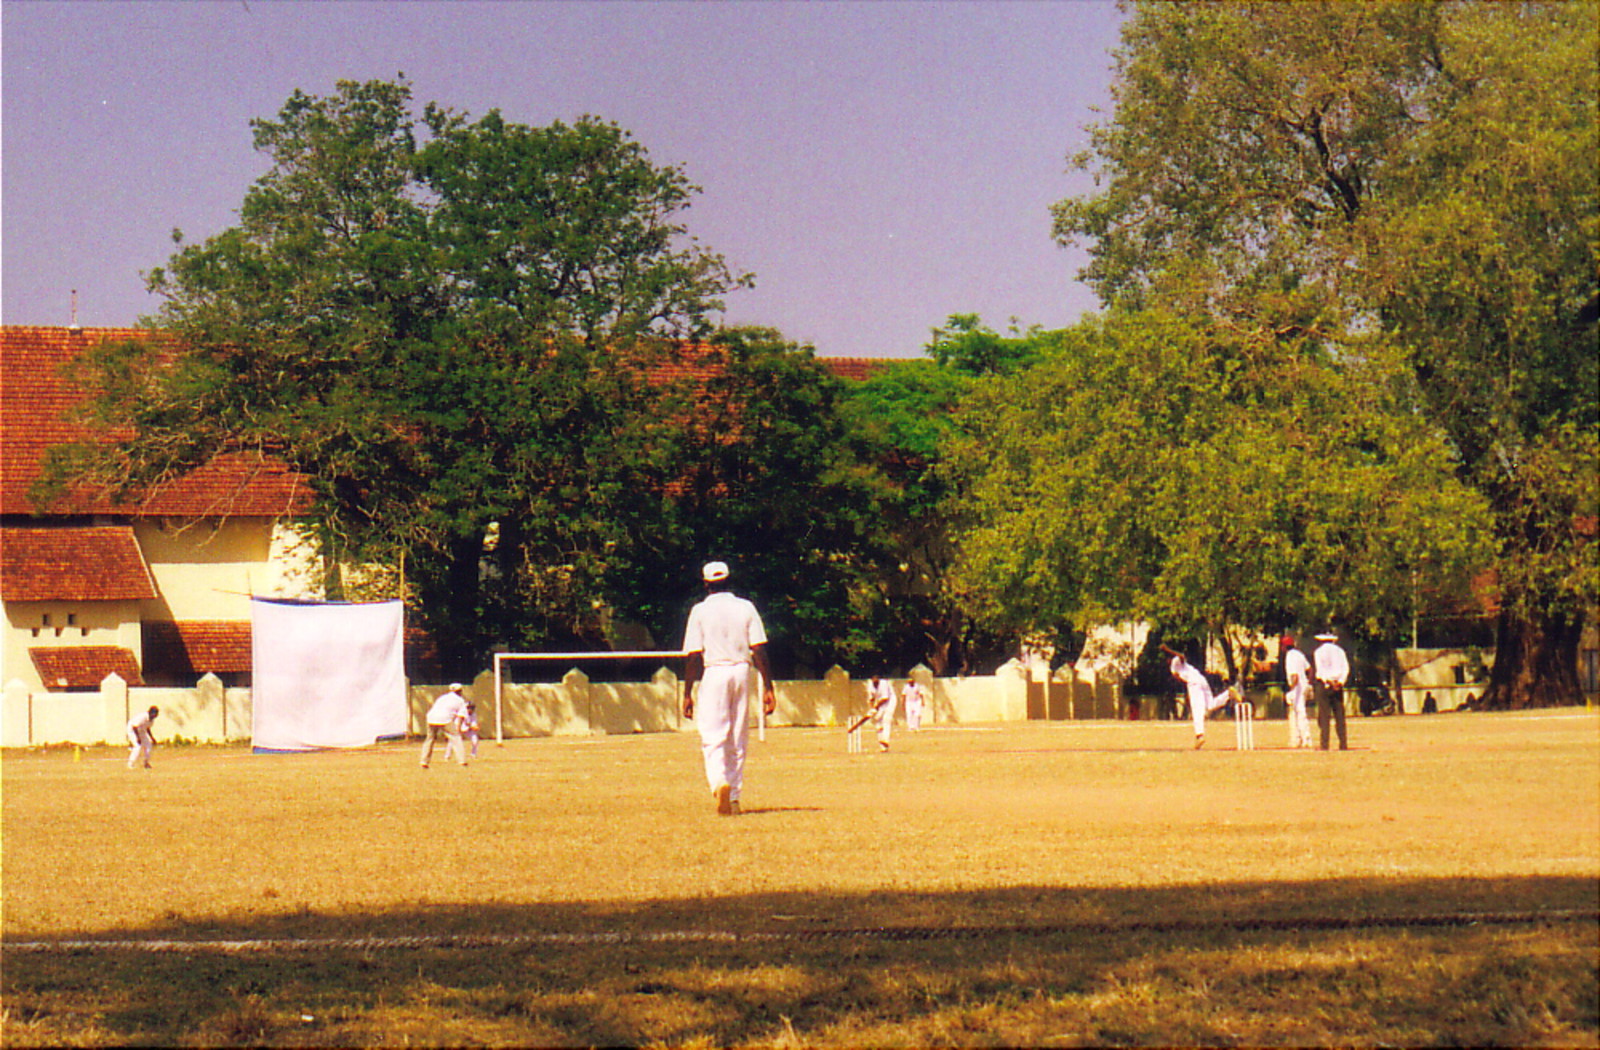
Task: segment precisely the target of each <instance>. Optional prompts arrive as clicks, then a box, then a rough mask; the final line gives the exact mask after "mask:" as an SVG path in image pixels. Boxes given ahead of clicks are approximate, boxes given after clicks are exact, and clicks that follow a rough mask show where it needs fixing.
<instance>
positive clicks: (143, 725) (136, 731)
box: [128, 711, 155, 742]
mask: <svg viewBox="0 0 1600 1050" xmlns="http://www.w3.org/2000/svg"><path fill="white" fill-rule="evenodd" d="M154 721H155V719H153V718H151V717H150V712H148V711H146V712H145V713H144V714H142V715H140V716H139V717H138V718H134V719H130V720H129V722H128V739H129V740H133V741H136V742H142V741H143V740H144V739H145V738H147V737H150V736H152V735H153V734H152V733H151V732H150V727H151V725H152V723H154Z"/></svg>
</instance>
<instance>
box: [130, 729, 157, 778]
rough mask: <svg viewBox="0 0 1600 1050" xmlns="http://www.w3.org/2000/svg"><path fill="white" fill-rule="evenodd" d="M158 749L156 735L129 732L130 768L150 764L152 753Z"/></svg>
mask: <svg viewBox="0 0 1600 1050" xmlns="http://www.w3.org/2000/svg"><path fill="white" fill-rule="evenodd" d="M155 749H156V742H155V738H154V737H148V736H143V735H138V734H134V733H129V734H128V768H129V769H134V768H137V767H138V766H141V765H142V766H146V767H148V766H149V765H150V753H151V752H152V751H154V750H155Z"/></svg>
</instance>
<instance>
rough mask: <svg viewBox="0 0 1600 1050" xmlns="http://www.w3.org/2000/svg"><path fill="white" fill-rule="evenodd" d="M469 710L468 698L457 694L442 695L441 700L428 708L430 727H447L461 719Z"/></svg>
mask: <svg viewBox="0 0 1600 1050" xmlns="http://www.w3.org/2000/svg"><path fill="white" fill-rule="evenodd" d="M466 709H467V700H466V697H464V696H462V695H461V694H460V693H457V692H449V693H441V694H440V696H439V699H437V700H435V701H434V702H433V706H432V707H430V708H428V724H429V725H430V726H447V725H449V724H450V723H451V722H454V721H455V720H456V719H458V718H460V717H461V716H462V714H463V713H465V711H466Z"/></svg>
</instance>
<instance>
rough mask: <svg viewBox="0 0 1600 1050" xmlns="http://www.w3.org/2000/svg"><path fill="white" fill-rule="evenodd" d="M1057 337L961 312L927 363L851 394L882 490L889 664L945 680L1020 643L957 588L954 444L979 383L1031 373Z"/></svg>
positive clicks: (884, 659)
mask: <svg viewBox="0 0 1600 1050" xmlns="http://www.w3.org/2000/svg"><path fill="white" fill-rule="evenodd" d="M1055 338H1056V337H1055V335H1054V334H1053V333H1049V332H1044V331H1041V330H1039V329H1029V330H1028V331H1026V332H1013V334H1011V335H1009V336H1002V335H1000V334H999V333H998V332H996V331H994V330H993V329H991V328H989V327H988V326H987V325H985V324H984V323H983V321H982V320H981V319H980V318H979V317H978V316H977V315H976V314H953V315H951V316H950V318H949V319H948V320H947V321H946V322H945V324H944V325H943V326H942V327H939V328H936V329H934V330H933V332H932V338H931V339H930V340H929V342H928V343H927V345H926V346H924V347H923V353H924V357H923V358H921V359H916V360H908V361H898V362H895V363H893V364H890V365H889V366H888V367H886V368H884V369H883V370H881V371H879V372H878V373H877V374H875V375H873V376H872V377H870V378H868V379H866V380H864V381H862V382H860V383H858V384H854V385H853V386H852V387H851V388H850V390H849V391H848V399H847V401H846V403H845V409H846V413H847V416H848V418H849V420H850V423H851V430H852V432H853V435H854V438H853V440H854V441H855V442H856V443H857V445H858V446H859V447H860V449H861V455H862V456H863V457H864V458H865V460H866V461H867V462H869V463H871V464H872V465H873V467H874V471H873V478H874V480H875V484H876V489H877V500H876V502H875V504H874V506H875V515H876V522H875V528H873V529H872V530H871V533H872V537H873V540H872V543H871V545H870V547H871V550H872V551H873V555H872V556H873V558H874V560H875V562H876V564H877V569H876V571H875V573H874V579H875V585H876V590H877V596H876V600H875V601H874V602H873V608H875V609H876V610H877V614H876V616H875V620H876V622H877V624H878V626H877V627H876V628H875V629H874V631H873V633H874V634H875V635H876V636H877V637H878V638H879V639H880V642H879V645H878V648H877V653H876V656H877V661H878V663H879V664H880V665H881V666H884V667H886V668H890V667H894V668H905V667H909V666H911V665H913V664H915V663H926V664H927V665H928V666H929V667H931V668H932V669H933V670H934V672H935V673H936V674H943V673H945V672H946V671H950V670H956V669H972V668H975V667H979V666H987V665H990V664H994V663H998V662H1000V661H1001V660H1003V659H1005V656H1006V653H1007V650H1008V649H1009V648H1011V647H1012V645H1013V644H1014V640H1008V639H1007V638H1006V636H1004V635H1001V634H998V633H996V632H994V631H992V630H988V629H986V626H985V625H984V624H982V623H979V622H977V621H975V620H973V619H972V618H971V617H970V616H968V615H967V614H966V611H965V610H964V609H963V607H962V605H961V603H960V602H959V601H957V600H955V597H954V595H953V594H952V593H951V591H950V589H949V586H948V584H949V574H950V569H951V566H952V565H953V564H954V560H955V546H954V543H953V540H952V519H951V517H950V514H951V510H952V507H951V505H950V503H949V501H948V497H949V492H950V489H949V483H948V479H947V477H946V475H945V473H944V469H943V463H944V446H945V443H946V441H947V440H948V439H949V436H950V433H951V426H952V422H951V420H952V415H953V413H954V412H955V410H956V406H957V405H958V404H959V403H960V401H961V399H962V398H963V397H964V396H965V395H966V394H967V392H968V391H969V390H970V389H971V388H972V385H973V383H974V382H975V381H976V380H977V379H979V378H981V377H985V376H996V375H1009V374H1012V373H1015V372H1017V371H1018V370H1020V369H1022V368H1025V367H1027V366H1028V365H1029V364H1030V363H1032V362H1034V361H1036V360H1038V359H1039V357H1040V356H1041V355H1042V354H1043V353H1045V351H1046V350H1047V349H1048V348H1049V347H1051V346H1052V345H1054V341H1055ZM1008 642H1009V643H1011V644H1008Z"/></svg>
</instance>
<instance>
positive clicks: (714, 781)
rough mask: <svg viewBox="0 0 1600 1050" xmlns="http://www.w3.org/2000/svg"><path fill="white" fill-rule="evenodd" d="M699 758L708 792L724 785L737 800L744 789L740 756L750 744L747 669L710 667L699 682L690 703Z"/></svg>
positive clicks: (747, 667) (731, 666)
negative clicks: (697, 741)
mask: <svg viewBox="0 0 1600 1050" xmlns="http://www.w3.org/2000/svg"><path fill="white" fill-rule="evenodd" d="M694 721H695V725H696V726H698V727H699V729H700V754H701V756H702V757H704V759H705V763H706V783H707V784H709V785H710V787H711V791H712V792H713V793H715V792H716V790H717V788H719V787H721V786H722V785H724V784H726V785H728V786H729V787H730V788H732V789H733V790H732V791H731V792H729V795H730V797H731V798H733V799H735V800H737V799H738V798H739V793H740V792H741V791H742V790H743V789H744V755H745V749H746V745H748V744H749V742H750V665H749V664H714V665H712V666H710V667H707V668H706V669H705V673H704V674H703V675H702V676H701V678H700V692H699V694H698V695H697V696H696V697H695V701H694Z"/></svg>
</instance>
